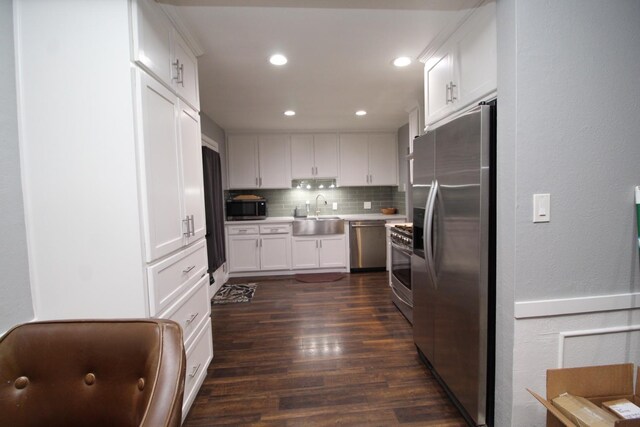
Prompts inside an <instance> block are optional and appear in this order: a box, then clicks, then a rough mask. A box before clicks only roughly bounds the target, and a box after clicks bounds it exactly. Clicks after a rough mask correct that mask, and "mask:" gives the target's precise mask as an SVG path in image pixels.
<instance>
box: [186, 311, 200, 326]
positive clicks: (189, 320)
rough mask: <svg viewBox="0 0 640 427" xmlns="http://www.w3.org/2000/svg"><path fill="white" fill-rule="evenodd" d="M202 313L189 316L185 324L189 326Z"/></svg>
mask: <svg viewBox="0 0 640 427" xmlns="http://www.w3.org/2000/svg"><path fill="white" fill-rule="evenodd" d="M199 314H200V313H199V312H198V313H196V314H192V315H191V316H189V318H188V319H187V320H185V322H184V323H185V325H186V326H189V325H190V324H191V322H193V321H194V320H195V318H196V317H198V315H199Z"/></svg>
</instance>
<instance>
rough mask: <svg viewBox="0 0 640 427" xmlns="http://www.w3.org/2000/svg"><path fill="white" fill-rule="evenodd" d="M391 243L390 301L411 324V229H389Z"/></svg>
mask: <svg viewBox="0 0 640 427" xmlns="http://www.w3.org/2000/svg"><path fill="white" fill-rule="evenodd" d="M389 239H390V241H391V271H390V273H391V299H392V301H393V303H394V304H395V305H396V307H398V309H399V310H400V311H401V312H402V314H403V315H404V317H406V318H407V320H408V321H409V322H410V323H412V324H413V292H412V290H411V253H412V250H413V227H412V225H411V224H398V225H395V226H393V227H391V228H390V229H389Z"/></svg>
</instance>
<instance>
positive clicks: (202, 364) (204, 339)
mask: <svg viewBox="0 0 640 427" xmlns="http://www.w3.org/2000/svg"><path fill="white" fill-rule="evenodd" d="M203 326H204V327H203V328H202V329H200V330H199V331H198V333H197V335H196V340H195V342H194V343H193V344H192V345H191V346H189V348H187V351H186V352H187V369H186V374H185V380H184V400H183V403H182V419H183V421H184V418H185V417H186V416H187V413H188V412H189V408H190V407H191V404H192V403H193V400H194V399H195V397H196V395H197V394H198V390H199V389H200V385H202V382H203V381H204V378H205V377H206V376H207V368H208V367H209V363H210V362H211V359H213V339H212V336H211V321H210V320H209V319H207V322H206V324H205V325H203Z"/></svg>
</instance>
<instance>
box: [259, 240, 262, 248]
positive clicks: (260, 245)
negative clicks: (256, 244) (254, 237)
mask: <svg viewBox="0 0 640 427" xmlns="http://www.w3.org/2000/svg"><path fill="white" fill-rule="evenodd" d="M259 240H260V247H262V239H259Z"/></svg>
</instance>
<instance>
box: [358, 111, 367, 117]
mask: <svg viewBox="0 0 640 427" xmlns="http://www.w3.org/2000/svg"><path fill="white" fill-rule="evenodd" d="M366 115H367V112H366V111H364V110H358V111H356V116H366Z"/></svg>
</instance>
